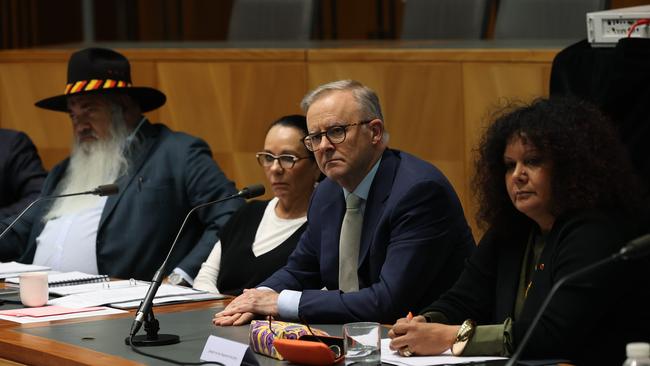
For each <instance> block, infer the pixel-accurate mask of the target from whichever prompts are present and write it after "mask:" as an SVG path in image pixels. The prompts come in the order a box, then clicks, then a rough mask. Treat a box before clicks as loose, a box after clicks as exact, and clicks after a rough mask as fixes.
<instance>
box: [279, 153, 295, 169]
mask: <svg viewBox="0 0 650 366" xmlns="http://www.w3.org/2000/svg"><path fill="white" fill-rule="evenodd" d="M278 160H279V161H280V166H281V167H283V168H284V169H291V168H293V164H294V162H295V161H296V157H295V156H293V155H281V156H280V157H279V158H278Z"/></svg>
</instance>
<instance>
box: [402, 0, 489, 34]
mask: <svg viewBox="0 0 650 366" xmlns="http://www.w3.org/2000/svg"><path fill="white" fill-rule="evenodd" d="M491 2H492V0H406V2H405V5H404V18H403V21H402V25H403V26H402V34H401V39H481V38H484V37H485V32H486V29H487V25H488V16H489V9H490V4H491Z"/></svg>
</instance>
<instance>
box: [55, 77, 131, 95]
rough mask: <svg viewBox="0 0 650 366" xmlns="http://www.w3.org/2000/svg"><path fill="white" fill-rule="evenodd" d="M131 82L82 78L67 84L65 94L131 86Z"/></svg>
mask: <svg viewBox="0 0 650 366" xmlns="http://www.w3.org/2000/svg"><path fill="white" fill-rule="evenodd" d="M130 87H131V84H130V83H127V82H124V81H118V80H111V79H92V80H81V81H77V82H74V83H71V84H67V85H66V86H65V92H64V94H65V95H68V94H75V93H79V92H82V91H91V90H97V89H113V88H130Z"/></svg>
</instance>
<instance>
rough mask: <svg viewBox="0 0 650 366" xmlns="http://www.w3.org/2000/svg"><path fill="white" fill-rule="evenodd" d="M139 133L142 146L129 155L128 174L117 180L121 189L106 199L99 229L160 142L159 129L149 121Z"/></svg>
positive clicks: (116, 182)
mask: <svg viewBox="0 0 650 366" xmlns="http://www.w3.org/2000/svg"><path fill="white" fill-rule="evenodd" d="M138 135H141V136H142V142H141V143H140V146H139V147H138V148H137V149H136V150H135V151H133V152H132V154H131V157H129V160H130V167H129V172H128V174H127V175H124V176H121V177H120V178H118V179H117V181H115V184H117V185H118V187H119V188H120V191H119V192H118V194H116V195H113V196H110V197H108V199H107V200H106V206H104V211H102V217H101V219H100V221H99V230H101V229H102V227H103V225H104V224H105V223H106V220H107V218H108V217H109V216H110V214H111V213H112V212H113V210H114V209H115V206H116V205H117V203H118V202H119V201H120V199H121V198H122V196H124V192H125V191H126V189H127V187H129V186H130V185H131V184H132V182H133V180H134V178H135V177H136V176H137V175H138V174H137V173H138V172H139V171H140V168H142V165H143V164H144V163H145V161H147V158H148V157H149V156H150V154H151V151H152V149H153V148H154V146H155V145H156V143H157V142H158V138H157V137H158V130H157V129H156V128H155V127H154V126H153V125H152V124H151V123H149V121H147V122H145V123H144V124H143V125H142V127H141V128H140V131H139V132H138Z"/></svg>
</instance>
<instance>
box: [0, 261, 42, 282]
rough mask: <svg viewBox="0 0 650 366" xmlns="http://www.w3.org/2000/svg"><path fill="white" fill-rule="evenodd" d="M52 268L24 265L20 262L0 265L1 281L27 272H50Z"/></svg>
mask: <svg viewBox="0 0 650 366" xmlns="http://www.w3.org/2000/svg"><path fill="white" fill-rule="evenodd" d="M49 269H50V267H45V266H37V265H34V264H23V263H18V262H4V263H0V279H3V278H8V277H16V276H18V275H20V274H21V273H25V272H40V271H48V270H49Z"/></svg>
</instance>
